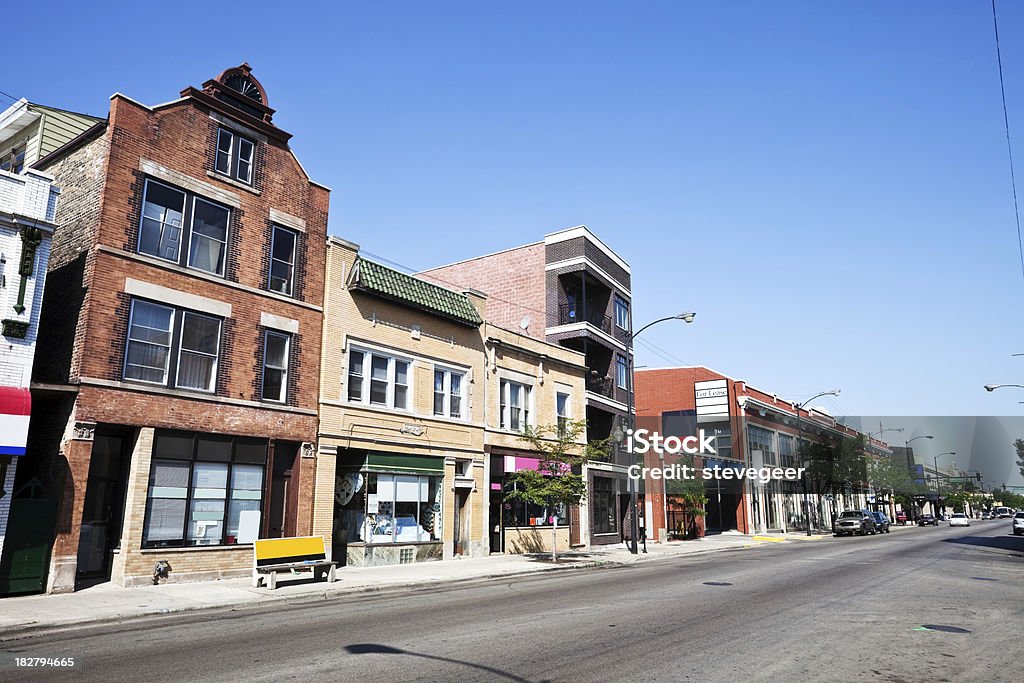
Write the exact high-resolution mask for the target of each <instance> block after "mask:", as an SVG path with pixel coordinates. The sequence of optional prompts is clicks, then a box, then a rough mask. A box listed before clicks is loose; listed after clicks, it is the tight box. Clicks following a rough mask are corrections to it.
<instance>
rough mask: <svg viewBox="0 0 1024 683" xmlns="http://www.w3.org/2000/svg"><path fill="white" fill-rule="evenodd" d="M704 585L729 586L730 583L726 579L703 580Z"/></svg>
mask: <svg viewBox="0 0 1024 683" xmlns="http://www.w3.org/2000/svg"><path fill="white" fill-rule="evenodd" d="M704 585H705V586H731V585H732V584H731V583H729V582H728V581H705V582H704Z"/></svg>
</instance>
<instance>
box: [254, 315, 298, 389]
mask: <svg viewBox="0 0 1024 683" xmlns="http://www.w3.org/2000/svg"><path fill="white" fill-rule="evenodd" d="M271 336H276V337H282V338H283V339H284V367H283V368H279V367H276V366H272V367H271V369H272V370H283V371H284V372H283V374H282V376H281V393H280V395H279V396H278V398H267V396H266V390H265V387H266V381H267V340H268V339H269V338H270V337H271ZM291 353H292V335H290V334H288V333H287V332H280V331H278V330H269V329H268V330H263V370H262V373H261V376H260V399H261V400H263V401H270V402H272V403H286V402H287V401H288V377H289V375H290V374H291V373H290V372H289V370H290V365H291Z"/></svg>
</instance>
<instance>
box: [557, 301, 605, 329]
mask: <svg viewBox="0 0 1024 683" xmlns="http://www.w3.org/2000/svg"><path fill="white" fill-rule="evenodd" d="M583 322H587V323H590V324H591V325H593V326H594V327H596V328H598V329H599V330H601V331H602V332H604V333H605V334H611V333H612V319H611V316H607V315H604V314H602V313H589V312H585V311H583V310H581V309H580V307H579V306H569V305H567V304H563V305H562V306H559V307H558V324H559V325H572V324H573V323H583Z"/></svg>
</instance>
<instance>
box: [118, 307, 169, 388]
mask: <svg viewBox="0 0 1024 683" xmlns="http://www.w3.org/2000/svg"><path fill="white" fill-rule="evenodd" d="M136 303H144V304H146V305H148V306H155V307H157V308H163V309H166V310H169V311H170V312H171V321H170V326H171V329H170V330H168V332H167V334H168V337H169V340H168V342H167V355H166V357H165V359H164V378H163V380H161V381H159V382H153V381H151V380H148V379H138V378H135V377H128V351H129V349H130V348H131V345H132V341H133V340H132V326H133V325H134V324H135V304H136ZM179 311H180V309H178V308H175V307H174V306H166V305H164V304H158V303H156V302H155V301H147V300H145V299H132V302H131V306H130V308H129V314H128V334H127V335H126V336H125V345H124V364H123V365H122V367H121V379H123V380H124V381H126V382H140V383H142V384H151V385H153V386H163V387H165V386H167V384H168V380H169V375H170V372H171V356H172V355H173V354H174V331H175V329H176V328H177V323H178V313H179ZM150 329H152V328H150ZM136 341H137V342H138V343H140V344H153V342H146V341H142V340H136ZM154 345H155V346H156V344H154ZM159 346H163V345H162V344H160V345H159Z"/></svg>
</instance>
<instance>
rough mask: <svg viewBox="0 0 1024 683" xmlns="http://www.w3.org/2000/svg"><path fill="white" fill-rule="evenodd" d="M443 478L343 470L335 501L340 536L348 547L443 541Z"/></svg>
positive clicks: (339, 539) (426, 475) (338, 482)
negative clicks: (357, 544)
mask: <svg viewBox="0 0 1024 683" xmlns="http://www.w3.org/2000/svg"><path fill="white" fill-rule="evenodd" d="M443 479H444V478H443V477H442V476H440V475H428V474H398V473H387V472H365V471H364V472H340V473H339V474H338V478H337V483H336V488H335V491H336V494H335V498H336V501H337V502H338V504H339V505H340V509H338V510H337V513H336V519H337V522H338V523H337V529H336V533H337V534H339V536H340V537H339V538H337V539H336V540H338V541H344V542H346V543H375V544H380V543H428V542H432V541H439V540H441V500H442V491H441V485H442V482H443Z"/></svg>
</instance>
